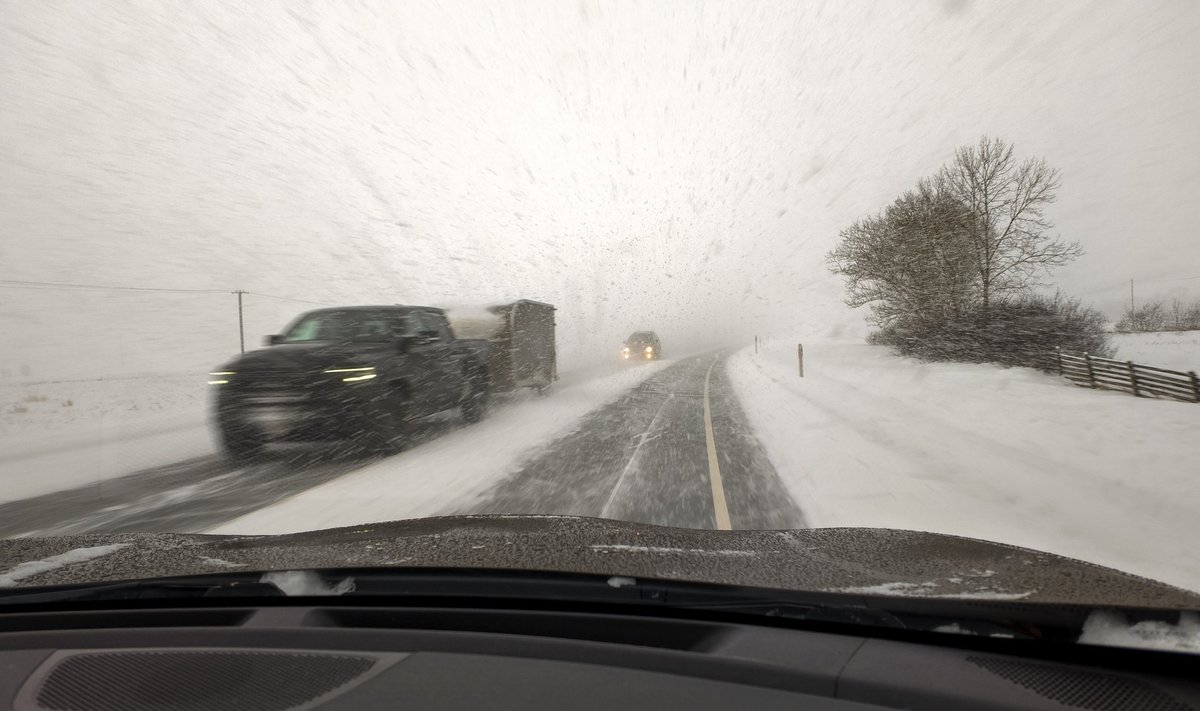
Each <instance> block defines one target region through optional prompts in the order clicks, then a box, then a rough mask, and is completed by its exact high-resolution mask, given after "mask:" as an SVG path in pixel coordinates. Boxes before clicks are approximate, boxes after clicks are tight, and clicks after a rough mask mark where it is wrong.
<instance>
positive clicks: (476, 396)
mask: <svg viewBox="0 0 1200 711" xmlns="http://www.w3.org/2000/svg"><path fill="white" fill-rule="evenodd" d="M467 382H469V383H470V385H471V390H470V392H468V393H467V397H466V399H465V400H463V401H462V405H461V407H462V418H463V420H465V421H467V422H470V423H472V424H474V423H476V422H479V421H480V420H482V419H483V413H484V412H486V411H487V405H488V386H487V382H486V381H484V380H483V379H481V378H479V377H475V378H471V379H470V380H468V381H467Z"/></svg>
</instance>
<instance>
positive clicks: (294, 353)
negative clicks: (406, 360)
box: [222, 341, 395, 372]
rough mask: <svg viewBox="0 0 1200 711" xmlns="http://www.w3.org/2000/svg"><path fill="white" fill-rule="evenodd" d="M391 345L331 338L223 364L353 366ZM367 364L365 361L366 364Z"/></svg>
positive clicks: (243, 367)
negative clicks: (335, 340) (331, 340)
mask: <svg viewBox="0 0 1200 711" xmlns="http://www.w3.org/2000/svg"><path fill="white" fill-rule="evenodd" d="M394 348H395V347H394V346H389V345H388V344H381V343H357V344H346V343H336V342H330V341H317V342H312V343H284V344H280V345H278V346H271V347H270V348H262V349H260V350H256V351H249V352H247V353H243V354H242V355H240V356H238V357H237V358H235V359H233V360H232V361H230V362H229V363H226V364H225V365H224V366H222V367H223V368H227V369H229V370H234V371H237V372H254V371H258V370H277V369H280V368H284V369H297V370H311V369H313V368H324V367H332V366H354V365H359V364H360V361H364V360H367V361H371V362H374V359H375V358H377V357H379V356H381V355H384V354H385V353H388V352H390V351H392V350H394ZM370 364H371V363H368V365H370Z"/></svg>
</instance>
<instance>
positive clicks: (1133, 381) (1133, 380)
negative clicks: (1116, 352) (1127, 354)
mask: <svg viewBox="0 0 1200 711" xmlns="http://www.w3.org/2000/svg"><path fill="white" fill-rule="evenodd" d="M1125 365H1127V366H1128V367H1129V384H1130V385H1132V386H1133V395H1134V397H1141V396H1142V393H1141V391H1140V390H1138V381H1137V370H1135V369H1134V367H1133V361H1131V360H1127V361H1125Z"/></svg>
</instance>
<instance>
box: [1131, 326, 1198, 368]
mask: <svg viewBox="0 0 1200 711" xmlns="http://www.w3.org/2000/svg"><path fill="white" fill-rule="evenodd" d="M1112 342H1113V345H1114V346H1116V348H1117V355H1116V357H1117V359H1118V360H1131V361H1133V362H1134V363H1139V364H1141V365H1152V366H1154V367H1156V368H1167V369H1169V370H1181V371H1184V372H1187V371H1189V370H1195V371H1200V331H1162V332H1159V333H1114V334H1112Z"/></svg>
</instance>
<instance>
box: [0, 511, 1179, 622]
mask: <svg viewBox="0 0 1200 711" xmlns="http://www.w3.org/2000/svg"><path fill="white" fill-rule="evenodd" d="M374 566H388V567H393V566H395V567H421V568H430V567H436V568H476V569H492V570H526V571H541V572H548V571H553V572H566V573H585V574H600V575H619V576H628V577H634V578H658V579H667V580H680V581H691V582H702V583H716V584H726V585H744V586H755V587H766V588H781V589H789V590H804V591H830V592H850V593H860V594H881V595H903V596H921V597H948V598H976V599H987V600H1022V601H1030V602H1057V603H1070V604H1084V605H1100V606H1104V605H1111V606H1144V607H1173V608H1192V609H1196V608H1200V594H1197V593H1193V592H1188V591H1185V590H1182V589H1179V588H1175V587H1172V586H1169V585H1166V584H1163V583H1159V582H1155V581H1152V580H1148V579H1145V578H1140V577H1137V576H1134V575H1129V574H1127V573H1122V572H1120V571H1117V570H1113V569H1111V568H1104V567H1101V566H1097V565H1093V564H1090V563H1085V562H1082V561H1079V560H1074V559H1071V558H1065V557H1062V556H1057V555H1052V554H1049V553H1043V552H1039V551H1034V550H1029V549H1026V548H1018V547H1016V546H1009V545H1004V544H999V543H992V542H988V541H981V540H976V539H971V538H961V537H957V536H947V535H941V534H935V533H922V532H917V531H904V530H894V529H879V528H813V529H802V530H792V531H712V530H697V529H682V528H667V527H661V526H651V525H646V524H637V523H627V522H621V521H612V520H606V519H593V518H582V517H575V516H516V515H501V516H447V517H437V518H424V519H414V520H408V521H394V522H388V523H376V524H369V525H363V526H353V527H347V528H334V529H328V530H322V531H309V532H305V533H296V534H289V535H280V536H211V535H192V534H142V533H125V534H106V535H84V536H62V537H53V538H19V539H7V540H2V541H0V586H3V585H7V586H14V585H19V586H39V585H59V584H72V583H87V582H97V581H109V580H112V581H115V580H131V579H141V578H157V577H168V576H178V575H198V574H203V573H228V572H232V571H239V570H240V571H257V570H294V569H315V568H326V569H327V568H348V567H354V568H360V567H374Z"/></svg>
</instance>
